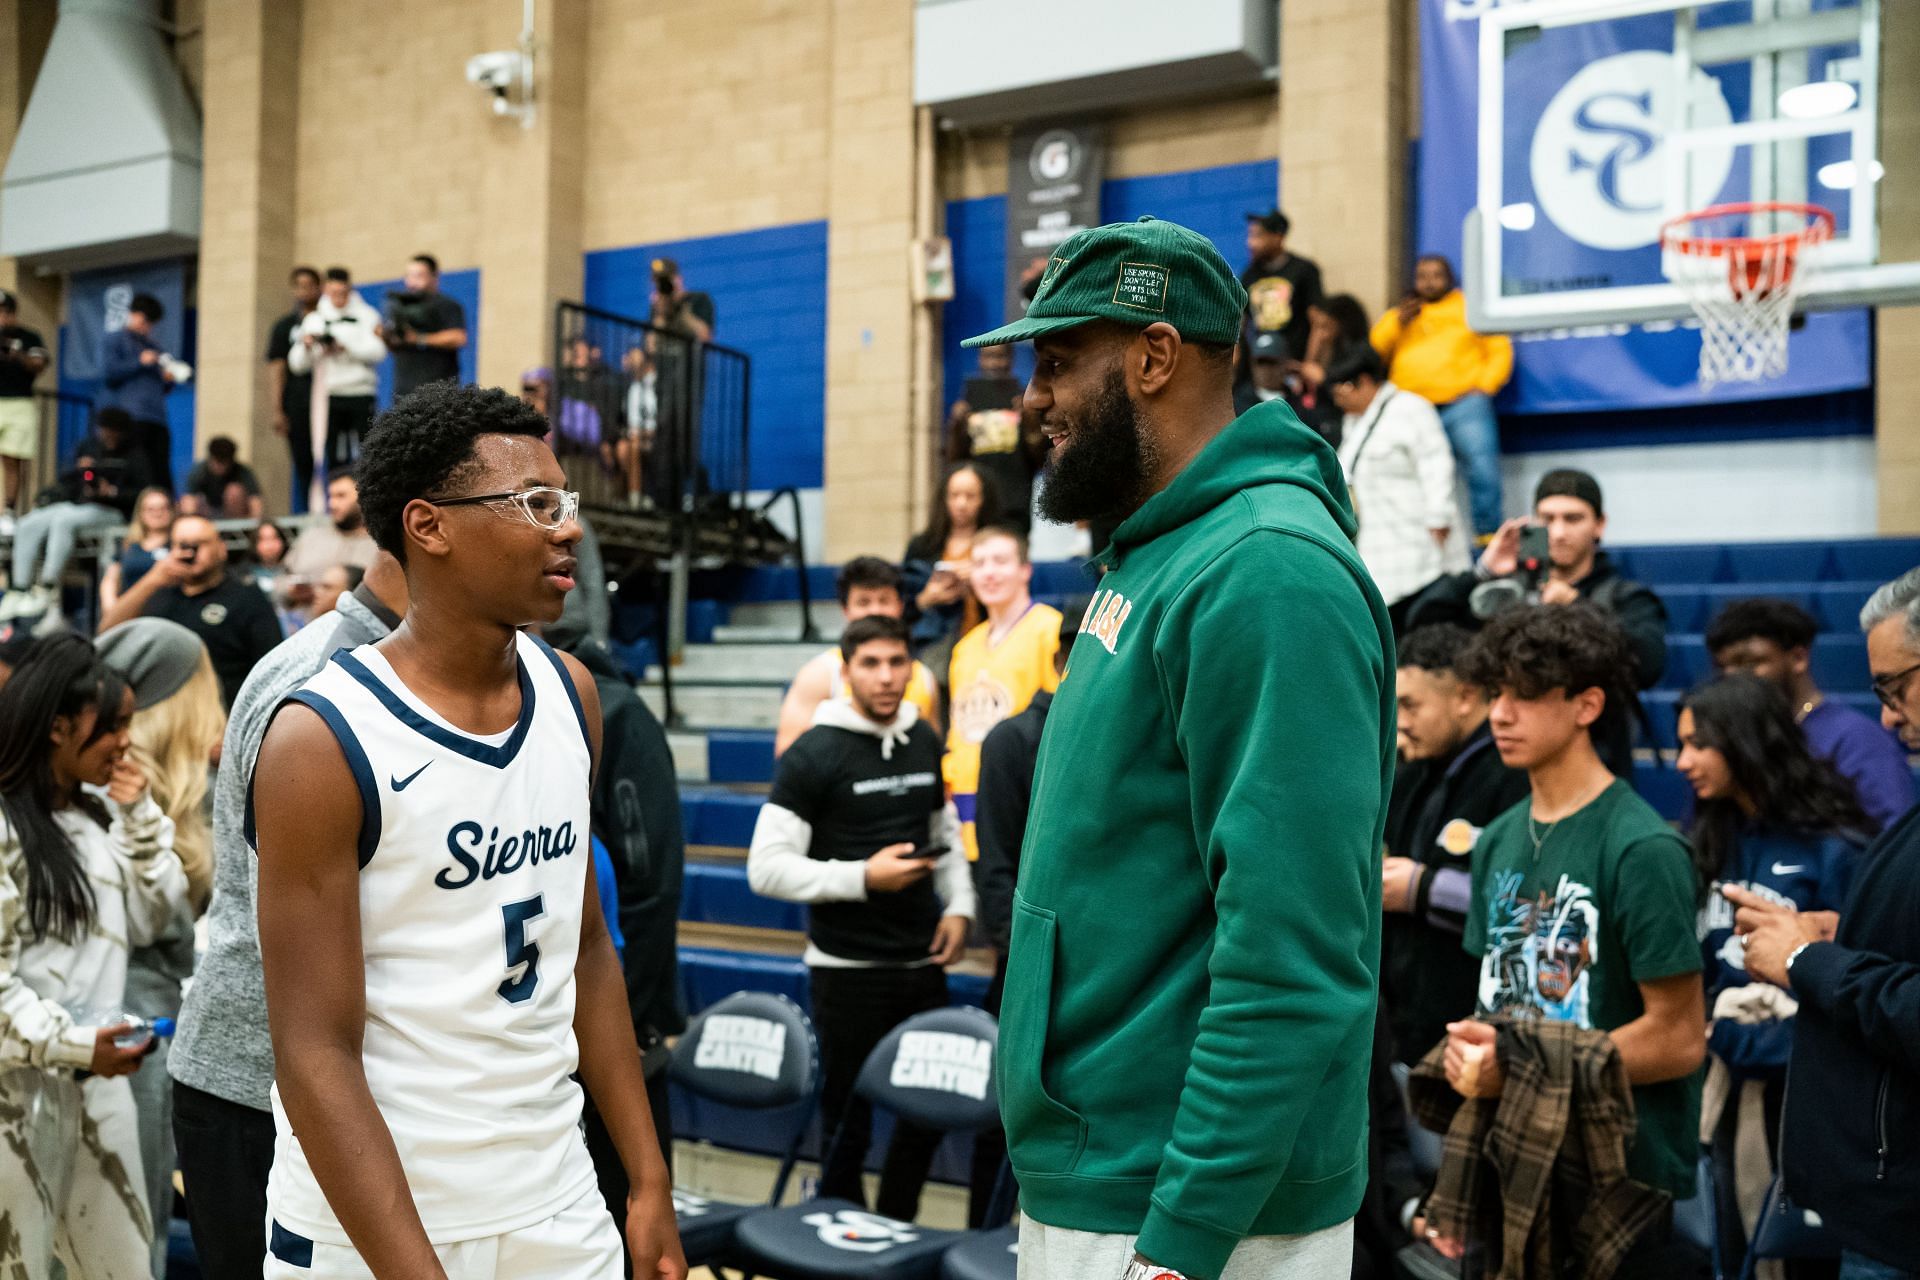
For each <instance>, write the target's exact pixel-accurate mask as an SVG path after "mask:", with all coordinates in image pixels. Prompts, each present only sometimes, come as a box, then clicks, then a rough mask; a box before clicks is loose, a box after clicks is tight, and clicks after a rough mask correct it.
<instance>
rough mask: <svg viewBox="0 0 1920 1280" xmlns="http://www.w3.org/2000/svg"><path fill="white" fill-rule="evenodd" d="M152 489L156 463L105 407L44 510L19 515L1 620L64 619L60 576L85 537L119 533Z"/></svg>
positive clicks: (129, 425)
mask: <svg viewBox="0 0 1920 1280" xmlns="http://www.w3.org/2000/svg"><path fill="white" fill-rule="evenodd" d="M153 483H154V475H153V471H152V462H151V460H150V459H149V458H148V457H147V452H146V450H145V449H144V448H143V447H141V445H140V444H139V443H138V442H137V441H136V439H135V435H134V425H133V421H132V420H131V419H130V418H128V417H127V414H126V412H125V411H124V410H121V409H102V410H100V412H99V414H98V415H97V416H96V417H95V418H94V423H93V434H92V435H90V436H88V437H87V438H86V439H84V440H82V441H81V442H80V445H79V447H78V448H77V449H75V450H74V459H73V467H72V469H71V470H69V471H67V472H65V473H63V474H62V475H61V477H60V479H59V480H57V481H56V482H54V483H53V484H52V485H50V486H48V488H47V490H46V492H44V493H42V494H41V495H40V506H39V508H38V509H37V510H34V511H31V512H29V513H27V514H26V515H24V516H22V517H20V523H19V527H18V528H17V529H15V531H14V536H13V575H12V578H13V588H14V589H13V590H12V591H10V592H8V594H7V597H6V599H5V600H4V601H3V602H0V619H11V618H27V617H35V616H38V615H46V617H47V619H48V625H57V621H58V619H59V617H60V614H59V608H58V606H59V602H60V578H61V576H62V575H63V574H65V573H66V571H67V561H69V560H70V559H72V558H73V549H74V544H75V543H76V542H77V541H78V540H79V538H80V535H82V534H84V533H86V532H88V531H90V530H93V529H104V528H117V527H119V526H120V525H121V524H123V523H125V522H126V520H127V519H128V517H129V516H131V515H132V514H133V504H134V499H135V498H137V497H138V496H139V494H140V491H141V490H142V489H145V488H147V487H148V486H149V485H152V484H153Z"/></svg>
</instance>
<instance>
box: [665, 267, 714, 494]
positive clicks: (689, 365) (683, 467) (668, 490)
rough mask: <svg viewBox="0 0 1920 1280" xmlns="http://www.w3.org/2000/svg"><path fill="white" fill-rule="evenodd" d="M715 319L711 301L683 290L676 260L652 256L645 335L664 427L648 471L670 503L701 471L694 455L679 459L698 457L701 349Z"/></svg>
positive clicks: (709, 337)
mask: <svg viewBox="0 0 1920 1280" xmlns="http://www.w3.org/2000/svg"><path fill="white" fill-rule="evenodd" d="M715 319H716V313H715V311H714V306H713V299H712V298H711V297H709V296H708V295H707V294H704V293H701V292H700V291H699V290H697V289H694V290H689V289H688V288H687V282H686V280H685V279H683V278H682V277H681V275H680V265H679V264H678V263H677V262H675V261H674V260H673V259H672V258H655V259H654V260H653V307H652V310H651V311H650V312H649V313H648V322H649V323H650V324H652V326H653V328H654V330H655V332H653V333H652V334H650V335H648V343H649V345H650V346H651V347H652V349H653V362H654V393H655V399H656V402H657V411H656V412H657V418H658V423H659V425H660V426H661V427H663V428H665V430H664V432H657V433H656V434H655V436H654V442H653V457H652V470H653V472H654V474H655V477H656V480H655V486H656V490H657V491H658V492H660V493H661V494H662V495H663V496H665V497H666V498H667V499H668V500H669V501H670V502H677V500H678V499H677V495H676V494H675V492H674V489H675V488H676V486H684V485H686V484H687V483H688V480H689V479H690V478H691V474H690V473H693V472H697V471H698V470H699V461H700V460H699V458H698V456H694V457H692V458H691V459H690V460H689V462H688V463H683V462H682V458H683V456H685V455H689V454H695V455H697V451H698V448H699V445H698V443H697V440H698V433H697V430H696V427H695V424H696V423H698V422H699V421H700V401H701V396H702V394H703V392H704V390H705V387H706V358H705V355H704V354H703V353H702V351H701V347H702V346H703V345H704V344H706V343H709V342H712V341H713V330H714V324H715Z"/></svg>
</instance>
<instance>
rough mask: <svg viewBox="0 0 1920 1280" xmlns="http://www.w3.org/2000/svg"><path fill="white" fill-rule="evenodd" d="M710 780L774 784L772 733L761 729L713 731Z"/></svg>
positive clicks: (709, 748) (709, 746) (709, 750)
mask: <svg viewBox="0 0 1920 1280" xmlns="http://www.w3.org/2000/svg"><path fill="white" fill-rule="evenodd" d="M707 780H708V781H710V782H772V781H773V734H772V732H770V731H766V730H759V729H715V730H712V731H711V732H709V733H708V734H707Z"/></svg>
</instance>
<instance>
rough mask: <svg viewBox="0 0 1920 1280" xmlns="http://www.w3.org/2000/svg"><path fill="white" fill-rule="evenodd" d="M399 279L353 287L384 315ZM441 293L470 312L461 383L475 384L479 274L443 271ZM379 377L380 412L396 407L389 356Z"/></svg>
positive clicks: (263, 341) (361, 282) (462, 351)
mask: <svg viewBox="0 0 1920 1280" xmlns="http://www.w3.org/2000/svg"><path fill="white" fill-rule="evenodd" d="M400 284H401V282H400V281H398V280H356V281H354V283H353V287H354V289H355V290H356V291H358V293H359V294H360V296H361V297H362V298H364V299H365V300H366V303H367V305H368V306H370V307H372V308H373V309H374V310H375V311H381V312H382V314H384V311H383V308H382V303H384V302H385V301H386V297H387V294H388V293H389V292H390V291H392V290H394V289H398V288H399V287H400ZM440 292H442V293H444V294H446V295H447V296H448V297H449V298H452V299H453V300H454V301H455V302H457V303H459V304H460V309H461V310H463V311H465V312H466V313H467V345H466V346H464V347H462V348H460V381H461V382H462V383H471V382H473V381H474V377H475V373H474V371H475V370H476V369H478V368H479V362H480V272H479V271H478V270H477V269H475V268H471V267H469V268H468V269H467V270H465V271H442V272H441V273H440ZM260 342H261V348H262V349H263V350H264V349H265V347H266V337H265V335H262V336H261V340H260ZM374 372H375V373H376V374H377V375H378V376H379V378H380V386H379V388H378V389H377V390H376V391H375V392H374V396H375V403H377V404H378V405H379V406H380V408H381V409H383V410H384V409H387V408H390V407H391V406H392V405H393V359H392V357H388V358H387V359H385V360H382V361H381V362H380V365H379V367H378V368H377V369H376V370H375V371H374Z"/></svg>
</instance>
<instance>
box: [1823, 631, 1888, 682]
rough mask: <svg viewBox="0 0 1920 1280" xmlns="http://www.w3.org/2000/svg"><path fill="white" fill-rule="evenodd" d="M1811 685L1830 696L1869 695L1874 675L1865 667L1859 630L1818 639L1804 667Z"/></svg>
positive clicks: (1863, 644)
mask: <svg viewBox="0 0 1920 1280" xmlns="http://www.w3.org/2000/svg"><path fill="white" fill-rule="evenodd" d="M1807 673H1808V674H1809V675H1811V676H1812V677H1813V682H1814V683H1815V684H1817V685H1819V686H1820V687H1821V688H1822V689H1825V690H1828V691H1829V692H1832V693H1871V692H1872V691H1873V673H1872V672H1871V671H1870V670H1869V669H1868V667H1867V638H1866V637H1865V636H1863V635H1861V634H1860V633H1859V632H1858V631H1853V632H1834V633H1831V634H1828V635H1823V636H1821V637H1820V640H1819V642H1818V643H1816V644H1815V645H1814V646H1813V654H1812V657H1811V659H1810V660H1809V662H1808V664H1807Z"/></svg>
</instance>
